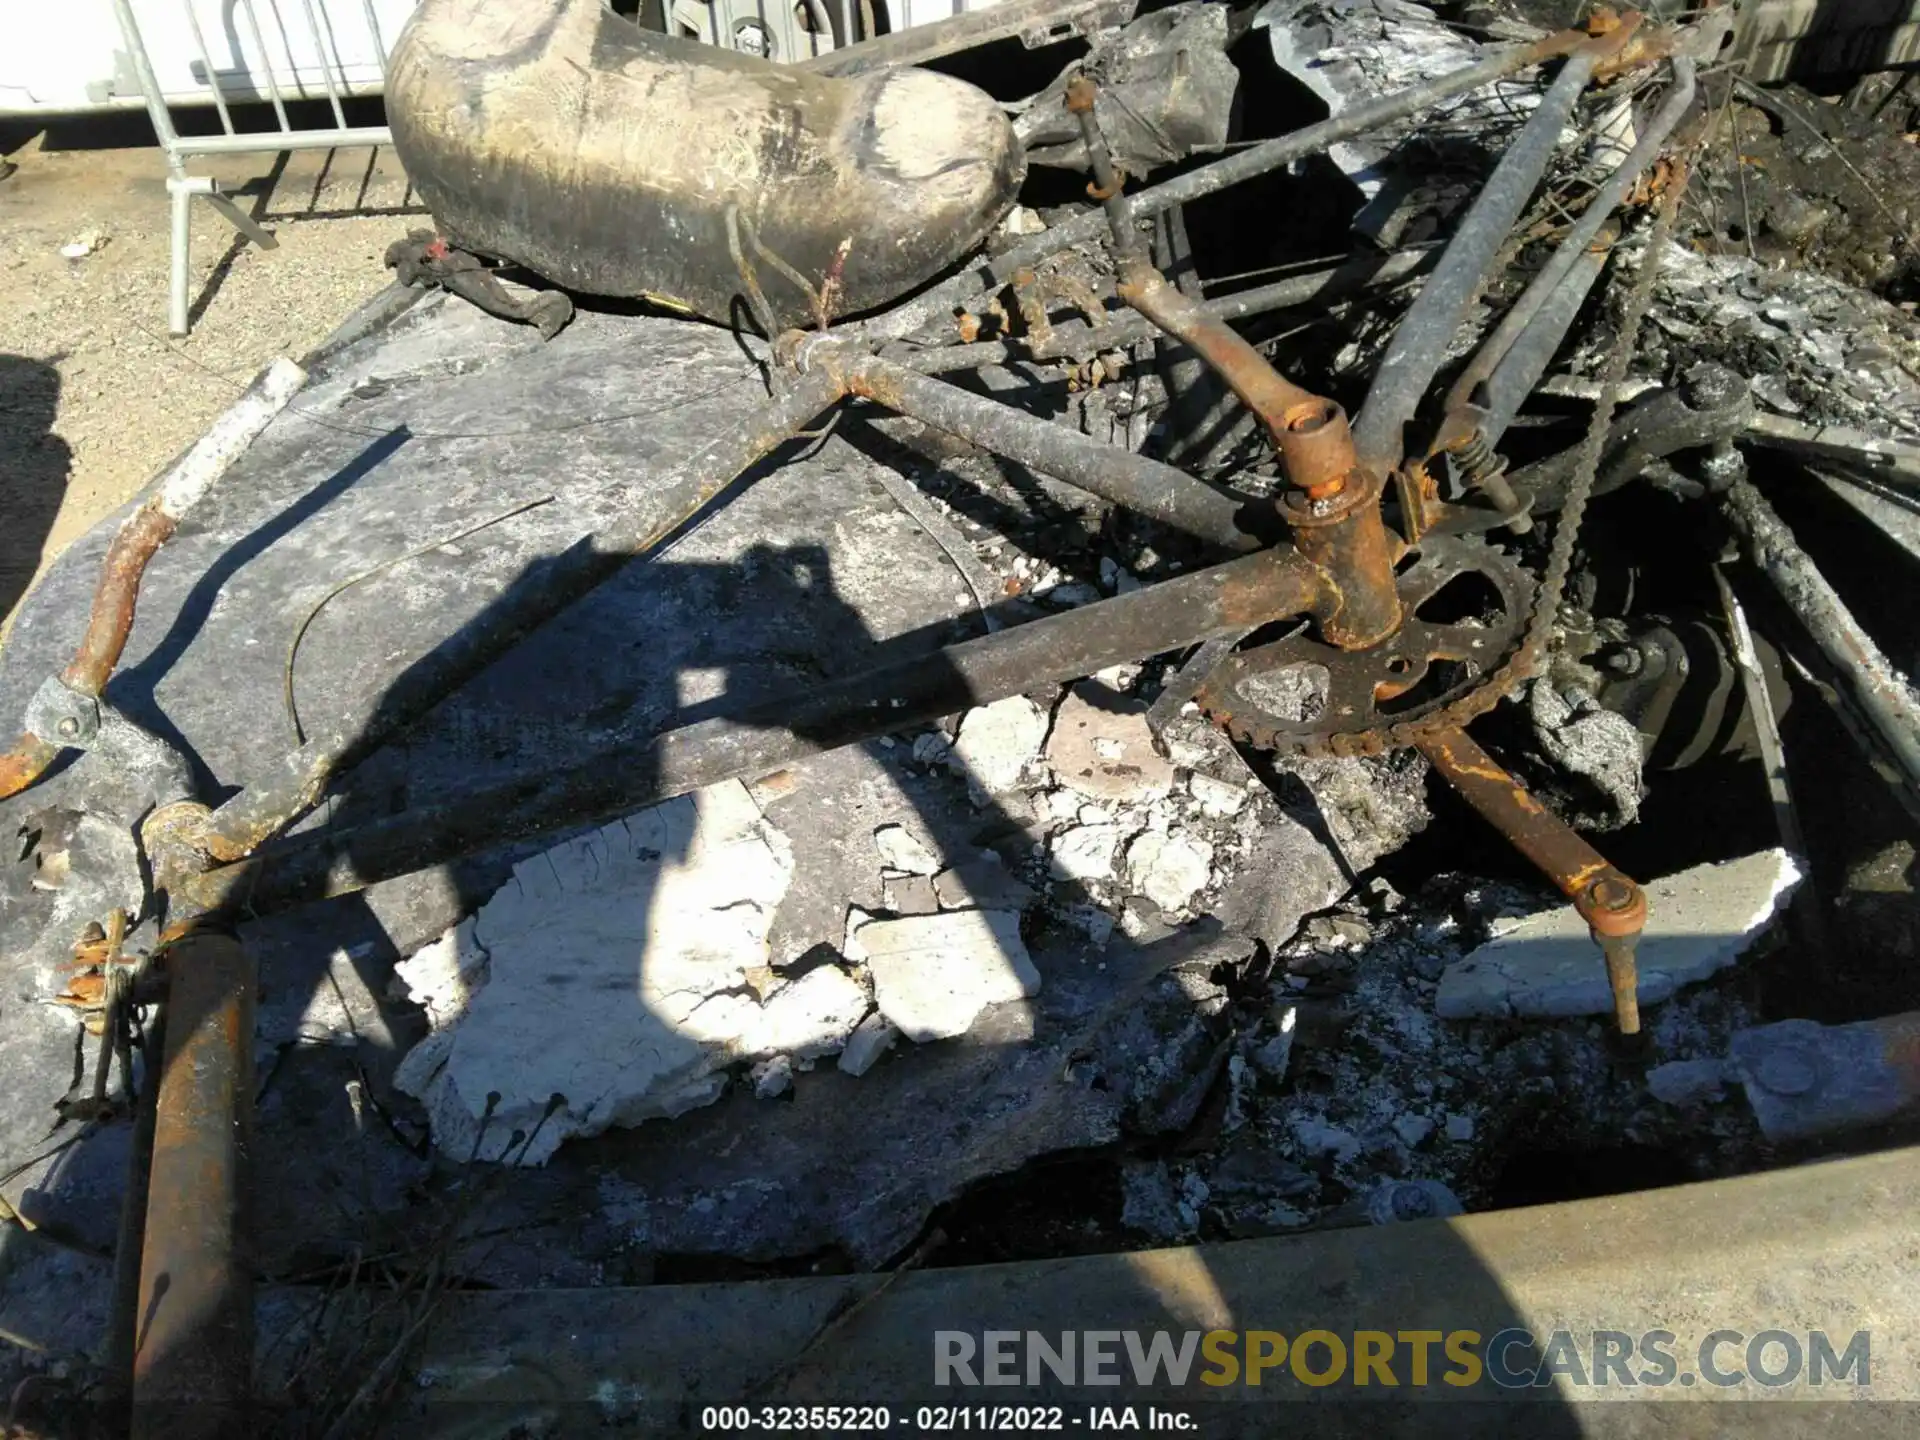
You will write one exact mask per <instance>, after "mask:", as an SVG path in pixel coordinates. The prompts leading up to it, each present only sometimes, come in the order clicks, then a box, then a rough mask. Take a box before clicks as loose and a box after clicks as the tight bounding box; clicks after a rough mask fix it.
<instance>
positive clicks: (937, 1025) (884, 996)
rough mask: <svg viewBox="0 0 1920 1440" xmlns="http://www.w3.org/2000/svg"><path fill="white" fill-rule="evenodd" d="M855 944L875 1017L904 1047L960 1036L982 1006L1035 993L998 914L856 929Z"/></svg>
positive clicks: (921, 918) (1016, 936)
mask: <svg viewBox="0 0 1920 1440" xmlns="http://www.w3.org/2000/svg"><path fill="white" fill-rule="evenodd" d="M854 939H855V942H856V943H857V944H858V945H859V947H860V949H861V950H862V951H863V952H864V954H865V956H866V963H867V969H868V970H869V972H870V973H871V974H872V976H873V987H874V999H875V1001H876V1003H877V1004H878V1005H879V1007H880V1013H881V1014H882V1015H884V1016H886V1018H887V1019H888V1020H890V1021H892V1022H893V1023H894V1024H895V1025H897V1026H898V1027H899V1028H900V1031H901V1033H902V1034H904V1035H905V1036H906V1037H907V1038H908V1039H909V1040H914V1041H925V1040H945V1039H950V1038H951V1037H953V1036H955V1035H964V1034H965V1033H966V1032H967V1030H968V1029H969V1028H970V1027H971V1026H972V1025H973V1022H974V1021H975V1020H976V1019H977V1018H979V1015H980V1012H981V1011H983V1010H985V1009H986V1008H987V1007H988V1006H989V1005H998V1004H1003V1003H1005V1002H1008V1001H1012V1000H1019V999H1022V998H1024V997H1026V996H1029V995H1037V994H1039V992H1040V972H1039V971H1038V970H1036V969H1035V968H1034V965H1033V961H1032V960H1031V959H1030V958H1029V957H1028V955H1027V947H1026V945H1025V943H1024V942H1023V941H1022V940H1021V938H1020V917H1019V916H1018V915H1016V914H1014V913H1012V912H1011V911H1006V910H944V911H942V912H940V913H939V914H937V915H914V916H909V917H906V918H903V919H899V920H872V921H869V922H868V923H867V924H865V925H862V926H861V927H860V929H859V932H858V934H857V935H856V936H855V937H854Z"/></svg>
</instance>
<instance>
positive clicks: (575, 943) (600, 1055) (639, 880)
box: [395, 782, 869, 1164]
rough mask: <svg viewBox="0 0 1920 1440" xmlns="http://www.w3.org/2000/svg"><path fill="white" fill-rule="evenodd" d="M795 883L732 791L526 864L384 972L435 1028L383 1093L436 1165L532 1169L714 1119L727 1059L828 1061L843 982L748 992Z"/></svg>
mask: <svg viewBox="0 0 1920 1440" xmlns="http://www.w3.org/2000/svg"><path fill="white" fill-rule="evenodd" d="M792 873H793V860H792V856H791V854H790V853H789V850H788V846H787V842H786V837H785V836H783V835H782V834H781V833H780V832H779V831H778V830H777V829H775V828H774V827H773V826H771V825H770V824H768V823H767V822H766V821H765V820H764V819H763V818H762V816H761V814H760V812H759V810H758V808H757V807H756V806H755V805H754V803H753V800H752V798H751V796H750V795H749V794H748V792H747V790H746V787H745V786H743V785H740V784H739V783H737V782H728V783H726V784H724V785H716V786H713V787H710V788H709V789H706V790H701V791H697V792H696V793H694V794H693V795H690V796H684V797H682V798H680V799H676V800H670V801H668V802H666V803H665V804H662V805H657V806H654V807H653V808H652V809H649V810H643V811H641V812H639V813H638V814H635V815H631V816H629V817H627V818H626V819H625V820H622V821H616V822H615V823H613V824H611V825H608V826H605V827H603V828H602V829H600V830H597V831H594V832H593V833H591V834H589V835H586V836H583V837H581V838H579V839H575V840H570V841H567V842H565V843H564V844H561V845H557V846H554V847H553V848H551V849H549V850H547V851H544V852H542V853H540V854H538V855H534V856H531V857H529V858H528V859H526V860H524V861H522V862H521V863H520V864H519V865H517V866H515V867H514V875H513V879H511V880H510V881H509V882H508V883H507V884H506V885H504V886H502V887H501V889H500V890H499V891H497V892H496V893H495V894H494V895H493V897H492V898H491V899H489V900H488V901H487V902H486V903H485V904H484V905H482V906H481V907H480V909H479V911H478V912H477V913H476V914H475V915H474V916H472V917H471V918H470V919H469V920H467V921H464V922H462V924H461V925H459V926H457V927H456V928H455V929H454V930H453V931H452V932H451V933H450V934H449V935H446V936H443V937H442V938H441V939H440V940H439V941H436V942H435V943H434V944H433V945H430V946H427V947H424V948H423V949H422V950H421V951H420V952H418V953H417V954H416V955H415V956H414V957H413V958H412V959H411V960H409V961H407V962H404V963H403V964H402V965H401V966H400V967H398V972H397V973H398V974H399V975H400V977H401V978H402V979H403V980H404V981H406V982H407V983H408V985H409V987H410V989H411V990H412V991H413V993H415V994H416V995H418V996H419V998H420V999H421V1000H422V1002H423V1003H425V1004H426V1005H427V1006H428V1013H429V1018H430V1019H431V1020H432V1021H433V1024H434V1031H433V1033H432V1034H431V1035H430V1036H429V1037H428V1038H427V1039H426V1040H425V1041H423V1042H421V1044H419V1045H418V1046H416V1047H415V1048H414V1049H413V1051H411V1052H410V1053H409V1054H408V1055H407V1056H406V1058H405V1059H404V1060H403V1061H402V1063H401V1065H400V1067H399V1070H398V1072H397V1073H396V1076H395V1084H396V1085H397V1086H398V1087H399V1088H400V1089H402V1090H403V1091H405V1092H406V1093H409V1094H412V1095H415V1096H417V1097H419V1098H420V1099H421V1100H422V1101H423V1102H424V1104H425V1105H426V1108H427V1111H428V1115H429V1118H430V1122H431V1125H432V1129H433V1137H434V1142H435V1144H437V1145H438V1146H439V1147H440V1148H441V1149H442V1150H443V1151H445V1152H446V1153H448V1154H451V1155H455V1156H458V1157H460V1158H462V1159H464V1158H466V1156H467V1155H468V1154H469V1153H471V1152H472V1151H473V1149H474V1147H475V1144H476V1141H477V1142H478V1153H479V1154H480V1155H481V1156H483V1157H485V1158H487V1159H500V1158H503V1157H504V1158H511V1159H513V1160H515V1161H517V1162H518V1163H523V1164H540V1163H542V1162H544V1161H545V1160H546V1158H547V1157H548V1156H550V1155H551V1154H552V1153H553V1151H554V1150H555V1149H556V1148H557V1147H558V1146H559V1145H560V1143H561V1142H562V1141H563V1140H565V1139H567V1138H568V1137H570V1136H574V1135H596V1134H599V1133H600V1132H601V1131H603V1130H606V1129H608V1128H609V1127H611V1126H616V1125H637V1124H639V1123H641V1122H642V1121H645V1120H648V1119H654V1118H661V1117H670V1116H674V1115H678V1114H682V1113H684V1112H685V1111H687V1110H689V1109H692V1108H694V1107H696V1106H699V1105H705V1104H708V1103H710V1102H711V1101H713V1100H714V1099H716V1098H718V1096H719V1095H720V1093H721V1092H722V1091H723V1090H724V1089H725V1087H726V1083H727V1075H726V1070H727V1067H728V1066H730V1065H732V1064H734V1063H736V1062H738V1061H742V1060H752V1059H764V1058H770V1057H771V1056H772V1055H773V1054H774V1053H794V1054H799V1055H802V1056H817V1055H825V1054H831V1053H833V1052H835V1051H837V1050H838V1049H839V1048H840V1047H841V1045H842V1044H844V1043H845V1040H846V1037H847V1035H848V1034H849V1033H850V1032H851V1031H852V1029H853V1027H854V1025H855V1024H856V1023H858V1021H859V1019H860V1016H861V1015H862V1014H863V1013H865V1010H866V1008H867V1005H868V1003H869V1002H868V1000H867V996H866V993H865V990H864V988H863V987H862V986H861V985H860V984H859V983H858V982H857V981H855V980H854V979H853V978H852V977H851V976H849V975H847V974H846V973H845V972H844V971H841V970H839V969H838V968H837V967H833V966H821V967H819V968H818V969H816V970H814V971H812V972H810V973H809V974H807V975H806V976H804V977H802V978H801V979H800V980H798V981H796V982H795V983H793V984H791V985H787V986H785V987H783V988H781V989H779V990H777V991H775V992H774V993H773V994H772V996H771V997H770V998H769V999H768V1000H767V1002H766V1003H765V1004H762V1003H761V1002H760V1001H759V1000H758V999H757V998H755V994H754V991H753V990H752V988H751V986H750V982H749V972H757V971H760V970H762V969H764V967H766V965H767V964H768V959H769V956H768V945H767V935H768V930H769V927H770V926H771V924H772V921H773V916H774V912H775V909H776V908H777V907H778V905H779V903H780V900H781V898H782V897H783V896H784V895H785V894H786V890H787V886H788V883H789V881H790V880H791V877H792ZM489 1092H497V1093H498V1094H499V1095H500V1097H501V1099H500V1104H499V1106H498V1107H497V1109H496V1110H495V1112H494V1114H493V1116H492V1117H491V1119H490V1120H489V1121H488V1123H487V1125H486V1128H485V1133H484V1135H482V1134H481V1133H480V1132H481V1126H480V1121H481V1117H482V1115H483V1114H484V1113H485V1108H486V1106H485V1097H486V1095H487V1094H488V1093H489ZM555 1095H558V1096H562V1097H564V1100H563V1103H562V1105H561V1106H560V1108H559V1109H558V1110H557V1111H555V1112H554V1113H553V1114H552V1115H550V1116H548V1117H547V1118H546V1119H545V1120H544V1121H543V1120H542V1115H543V1113H544V1112H545V1111H546V1110H547V1107H548V1102H549V1100H550V1098H551V1097H553V1096H555ZM536 1126H537V1127H538V1128H537V1138H536V1139H534V1140H533V1141H532V1143H531V1144H519V1145H512V1144H510V1138H511V1136H512V1135H513V1134H514V1132H516V1131H518V1132H520V1133H521V1134H522V1135H523V1136H534V1135H535V1131H536Z"/></svg>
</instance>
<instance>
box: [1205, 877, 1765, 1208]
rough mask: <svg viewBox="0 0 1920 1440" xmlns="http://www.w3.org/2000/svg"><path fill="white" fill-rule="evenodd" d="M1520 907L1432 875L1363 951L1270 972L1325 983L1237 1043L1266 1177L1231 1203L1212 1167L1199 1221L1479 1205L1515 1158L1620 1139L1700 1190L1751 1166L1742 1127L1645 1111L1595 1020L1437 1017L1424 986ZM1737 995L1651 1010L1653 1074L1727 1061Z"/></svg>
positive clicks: (1485, 887)
mask: <svg viewBox="0 0 1920 1440" xmlns="http://www.w3.org/2000/svg"><path fill="white" fill-rule="evenodd" d="M1531 903H1537V900H1535V901H1532V902H1531ZM1528 904H1529V896H1528V892H1525V891H1520V890H1517V889H1515V888H1514V887H1509V886H1504V885H1492V884H1486V883H1469V882H1465V881H1463V880H1461V879H1460V878H1459V877H1446V876H1443V877H1438V878H1436V879H1435V880H1432V881H1430V882H1429V883H1428V884H1427V885H1426V886H1425V887H1423V888H1422V890H1421V891H1419V892H1418V893H1416V894H1414V895H1412V896H1410V897H1409V898H1408V899H1407V900H1406V902H1405V904H1404V905H1403V906H1402V908H1401V909H1400V911H1399V912H1398V913H1396V914H1394V915H1391V916H1378V917H1376V919H1375V920H1374V923H1373V930H1372V935H1371V937H1370V938H1369V939H1368V940H1367V941H1366V942H1365V943H1364V944H1363V945H1361V946H1360V947H1359V948H1358V949H1357V950H1356V949H1353V948H1350V947H1349V946H1347V945H1345V944H1344V943H1343V944H1341V945H1340V946H1339V947H1338V948H1327V947H1324V946H1321V945H1318V944H1317V943H1316V942H1313V941H1311V940H1309V939H1306V938H1302V939H1299V940H1296V941H1294V942H1293V943H1292V944H1289V945H1287V946H1285V947H1283V948H1282V950H1281V951H1280V952H1279V954H1277V955H1276V957H1275V958H1276V961H1277V962H1278V965H1279V966H1284V965H1285V964H1287V963H1292V962H1295V961H1297V960H1299V959H1301V958H1303V957H1305V956H1307V955H1309V954H1317V955H1320V956H1321V957H1322V958H1323V960H1324V962H1325V963H1326V964H1327V965H1328V966H1330V967H1331V969H1330V970H1329V971H1328V973H1327V975H1326V976H1325V978H1324V979H1312V980H1307V981H1304V982H1302V984H1301V988H1300V989H1299V990H1298V991H1297V992H1295V993H1293V994H1291V995H1286V996H1284V998H1281V999H1280V1000H1279V1002H1278V1003H1277V1004H1276V1005H1275V1006H1274V1008H1273V1011H1272V1019H1271V1021H1262V1022H1261V1024H1260V1026H1259V1027H1258V1028H1257V1029H1256V1030H1255V1031H1254V1032H1253V1033H1252V1035H1251V1036H1250V1037H1249V1038H1250V1043H1249V1045H1248V1047H1247V1048H1246V1049H1245V1050H1244V1052H1243V1053H1244V1054H1245V1055H1246V1058H1247V1060H1248V1062H1249V1064H1248V1075H1249V1077H1250V1078H1251V1080H1252V1082H1253V1083H1252V1084H1251V1086H1250V1087H1248V1089H1247V1090H1246V1091H1245V1092H1244V1093H1243V1094H1242V1095H1241V1097H1240V1098H1239V1105H1240V1109H1241V1111H1242V1112H1243V1114H1244V1124H1243V1125H1242V1127H1241V1129H1240V1131H1239V1132H1238V1133H1237V1134H1236V1135H1235V1136H1234V1138H1233V1139H1232V1140H1231V1142H1230V1146H1229V1148H1230V1150H1231V1152H1232V1153H1233V1154H1235V1155H1239V1154H1242V1153H1243V1152H1244V1153H1245V1154H1248V1155H1257V1156H1259V1157H1261V1159H1262V1162H1263V1164H1265V1165H1268V1166H1270V1167H1272V1169H1273V1171H1274V1173H1273V1174H1272V1175H1271V1176H1268V1177H1267V1178H1266V1179H1264V1180H1261V1181H1259V1182H1258V1183H1256V1184H1254V1185H1253V1186H1252V1188H1251V1189H1249V1190H1246V1191H1244V1192H1242V1191H1239V1190H1236V1192H1235V1194H1234V1195H1233V1196H1231V1197H1228V1196H1225V1195H1224V1194H1223V1192H1222V1190H1221V1185H1220V1176H1219V1173H1218V1167H1217V1166H1216V1167H1213V1168H1209V1170H1208V1172H1207V1173H1208V1179H1209V1181H1210V1183H1212V1184H1213V1186H1214V1192H1215V1194H1214V1199H1213V1201H1212V1202H1210V1206H1209V1210H1208V1215H1209V1216H1210V1223H1213V1224H1216V1225H1219V1226H1221V1227H1222V1228H1223V1229H1224V1230H1225V1231H1226V1232H1227V1233H1231V1234H1234V1235H1258V1234H1273V1233H1281V1232H1284V1231H1286V1230H1288V1229H1291V1228H1296V1227H1297V1226H1299V1225H1301V1224H1305V1223H1308V1222H1311V1221H1321V1222H1325V1221H1328V1220H1333V1219H1337V1218H1338V1217H1339V1216H1340V1215H1342V1214H1345V1213H1347V1212H1348V1211H1349V1210H1350V1209H1351V1208H1352V1207H1353V1206H1355V1205H1358V1204H1361V1203H1363V1202H1364V1199H1365V1197H1367V1196H1368V1195H1370V1194H1371V1193H1372V1192H1373V1191H1374V1190H1375V1189H1376V1188H1377V1187H1378V1186H1379V1185H1380V1184H1381V1183H1382V1182H1383V1181H1389V1180H1391V1181H1396V1182H1397V1181H1405V1180H1433V1181H1438V1182H1439V1183H1441V1184H1442V1185H1444V1186H1446V1187H1447V1188H1448V1189H1449V1190H1451V1191H1452V1192H1453V1193H1454V1194H1456V1195H1458V1196H1459V1197H1460V1199H1461V1200H1462V1201H1463V1202H1464V1203H1465V1204H1466V1206H1467V1207H1468V1208H1469V1209H1478V1208H1484V1206H1485V1205H1486V1204H1487V1203H1488V1199H1489V1197H1490V1193H1491V1189H1492V1187H1493V1186H1494V1185H1495V1184H1496V1183H1497V1182H1498V1180H1499V1178H1500V1175H1501V1171H1502V1168H1503V1165H1504V1163H1505V1160H1506V1157H1507V1156H1508V1155H1510V1154H1512V1153H1513V1152H1514V1151H1515V1150H1526V1149H1541V1150H1559V1149H1578V1148H1580V1147H1582V1146H1594V1145H1612V1144H1618V1143H1619V1137H1620V1136H1621V1135H1622V1134H1631V1135H1632V1136H1634V1138H1635V1141H1636V1143H1641V1144H1646V1145H1651V1146H1656V1147H1661V1148H1668V1149H1672V1150H1674V1151H1675V1152H1676V1153H1683V1154H1686V1155H1688V1156H1690V1157H1692V1159H1693V1161H1694V1163H1695V1164H1696V1165H1697V1166H1698V1167H1699V1168H1698V1173H1700V1174H1701V1175H1703V1176H1704V1175H1710V1174H1725V1173H1732V1172H1734V1171H1737V1170H1739V1169H1742V1168H1744V1167H1748V1166H1750V1165H1751V1164H1752V1163H1754V1157H1755V1156H1756V1154H1757V1153H1758V1150H1757V1147H1758V1145H1759V1144H1760V1141H1759V1136H1758V1133H1757V1129H1756V1127H1755V1126H1754V1124H1753V1122H1752V1120H1751V1117H1749V1116H1747V1115H1746V1114H1744V1112H1743V1111H1742V1109H1741V1108H1740V1107H1735V1106H1719V1107H1700V1106H1693V1107H1687V1108H1679V1107H1675V1106H1671V1105H1666V1104H1662V1103H1660V1102H1659V1101H1657V1100H1655V1099H1654V1098H1653V1097H1652V1096H1651V1095H1649V1093H1648V1091H1647V1089H1646V1086H1645V1085H1644V1083H1642V1082H1640V1081H1639V1080H1637V1079H1636V1078H1635V1077H1634V1076H1632V1075H1631V1074H1628V1073H1626V1072H1623V1071H1621V1070H1620V1069H1619V1068H1618V1067H1617V1066H1616V1063H1615V1061H1614V1058H1613V1055H1612V1052H1611V1048H1610V1044H1609V1040H1608V1027H1607V1025H1606V1023H1605V1022H1603V1021H1600V1020H1593V1019H1585V1018H1577V1019H1571V1020H1540V1021H1528V1022H1524V1023H1522V1022H1515V1021H1470V1022H1450V1021H1445V1020H1441V1019H1438V1018H1436V1017H1435V1016H1434V1015H1433V1013H1432V1004H1433V994H1434V990H1435V985H1434V981H1433V980H1432V979H1431V978H1429V977H1431V976H1434V975H1437V974H1439V973H1440V972H1441V970H1443V969H1444V968H1445V966H1446V965H1447V964H1449V963H1451V962H1453V961H1455V960H1457V959H1458V958H1460V957H1461V956H1462V955H1463V954H1464V953H1465V952H1466V951H1467V950H1468V949H1470V948H1471V947H1472V945H1473V943H1474V942H1475V940H1476V939H1477V938H1478V937H1479V936H1480V935H1482V934H1483V933H1484V929H1485V926H1486V924H1487V923H1488V917H1489V916H1491V915H1492V914H1494V913H1495V912H1497V911H1500V910H1503V909H1516V908H1527V906H1528ZM1456 911H1457V912H1458V915H1456V913H1455V912H1456ZM1463 919H1464V923H1463ZM1597 963H1598V962H1597V959H1596V964H1597ZM1738 996H1739V992H1738V990H1737V989H1736V988H1735V987H1732V986H1726V985H1717V984H1715V983H1714V982H1712V981H1709V982H1708V983H1707V984H1705V985H1703V986H1701V987H1698V988H1696V989H1693V990H1689V991H1685V992H1682V993H1681V994H1680V995H1679V996H1676V997H1675V998H1674V999H1672V1000H1670V1001H1668V1002H1667V1003H1666V1004H1664V1005H1661V1006H1658V1007H1655V1008H1653V1009H1651V1010H1649V1011H1648V1012H1647V1015H1646V1025H1647V1031H1648V1036H1649V1042H1650V1044H1651V1047H1652V1057H1653V1059H1654V1061H1655V1062H1656V1063H1659V1062H1665V1061H1667V1060H1671V1059H1678V1058H1686V1057H1692V1056H1697V1055H1700V1054H1703V1053H1708V1054H1712V1053H1724V1052H1725V1050H1726V1047H1727V1044H1728V1036H1729V1035H1730V1034H1731V1033H1732V1032H1733V1031H1735V1030H1737V1029H1738V1028H1740V1027H1741V1026H1742V1025H1744V1024H1746V1023H1747V1021H1748V1018H1749V1011H1748V1010H1747V1008H1746V1006H1745V1003H1744V1002H1743V1001H1742V1000H1741V999H1740V998H1738ZM1461 1136H1466V1137H1469V1138H1464V1139H1462V1138H1458V1137H1461ZM1272 1207H1278V1208H1277V1209H1275V1212H1274V1213H1272V1214H1269V1213H1268V1211H1269V1209H1270V1208H1272ZM1282 1212H1284V1213H1282Z"/></svg>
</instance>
